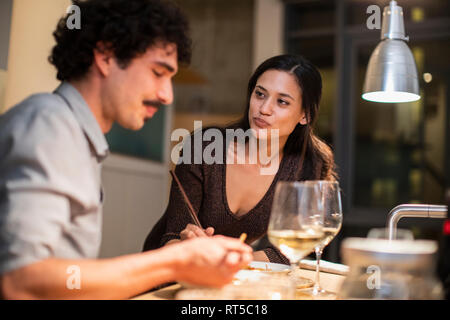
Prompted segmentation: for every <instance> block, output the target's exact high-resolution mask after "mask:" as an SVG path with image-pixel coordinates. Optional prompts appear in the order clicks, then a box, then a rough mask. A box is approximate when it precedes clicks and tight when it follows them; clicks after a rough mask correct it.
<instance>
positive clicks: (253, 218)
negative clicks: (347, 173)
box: [144, 55, 336, 264]
mask: <svg viewBox="0 0 450 320" xmlns="http://www.w3.org/2000/svg"><path fill="white" fill-rule="evenodd" d="M321 93H322V79H321V76H320V73H319V72H318V71H317V69H316V68H315V67H314V66H313V65H312V64H311V63H310V62H309V61H307V60H306V59H304V58H302V57H300V56H294V55H280V56H276V57H273V58H270V59H268V60H266V61H265V62H263V63H262V64H261V65H260V66H259V67H258V68H257V69H256V71H255V72H254V74H253V75H252V77H251V78H250V81H249V84H248V92H247V108H246V111H245V113H244V116H243V118H242V119H241V120H240V121H239V122H238V123H236V124H234V125H232V126H231V127H229V128H228V129H242V130H244V131H246V130H248V129H252V130H251V131H252V132H253V136H254V138H256V140H258V142H261V141H262V140H263V139H267V141H265V142H266V145H267V146H268V149H270V146H272V144H271V142H272V139H275V138H276V137H275V135H272V134H270V132H272V131H270V130H271V129H278V148H277V149H276V150H270V152H269V153H268V154H272V155H273V154H275V156H272V161H273V160H278V165H277V167H276V170H273V172H270V171H269V174H267V173H266V174H261V172H262V170H263V169H264V168H266V169H267V162H264V161H263V159H261V158H260V157H257V158H256V159H257V161H256V163H252V162H251V161H250V159H251V157H252V156H253V155H254V149H253V152H252V148H251V147H250V140H251V138H250V139H249V141H246V142H245V145H244V149H243V150H245V164H242V157H241V162H239V163H241V164H233V163H237V161H236V160H237V158H238V157H237V154H238V150H239V148H236V147H237V146H238V145H239V142H237V143H236V141H232V142H231V143H229V144H226V143H225V144H224V145H225V149H224V162H223V164H217V163H216V164H205V163H202V164H179V165H177V167H176V170H175V173H176V175H177V176H178V178H179V180H180V182H181V184H182V185H183V186H184V189H185V190H186V193H187V195H188V198H189V199H190V201H191V202H192V204H193V207H194V209H195V211H196V212H197V215H198V218H199V220H200V222H201V224H202V226H203V227H205V228H206V229H202V228H200V227H197V226H195V225H193V224H192V223H193V222H192V220H191V218H190V216H189V212H188V211H187V210H188V209H187V206H186V205H185V203H184V200H183V197H182V195H181V193H180V190H178V188H177V187H176V184H172V189H171V194H170V200H169V205H168V207H167V210H166V212H165V213H164V215H163V217H162V218H161V219H160V221H159V222H158V223H157V225H156V226H155V227H154V228H153V230H152V232H151V233H150V234H149V236H148V237H147V239H146V243H145V245H144V250H150V249H154V248H157V247H159V246H162V245H165V244H170V243H173V242H177V241H182V240H185V239H188V238H193V237H200V236H210V235H212V234H222V235H227V236H231V237H239V236H240V235H241V234H242V233H247V235H248V237H247V241H246V242H247V243H249V244H251V243H253V242H255V241H256V240H258V239H260V238H262V237H263V236H265V235H266V232H267V226H268V222H269V217H270V210H271V205H272V200H273V196H274V190H275V185H276V183H277V182H278V181H295V180H297V181H300V180H319V179H320V180H335V179H336V173H335V164H334V160H333V154H332V152H331V149H330V148H329V147H328V146H327V145H326V144H325V143H324V142H322V141H321V140H320V139H319V138H318V137H316V136H315V135H314V133H313V126H314V123H315V121H316V119H317V115H318V110H319V103H320V98H321ZM264 129H266V130H268V134H267V135H264ZM221 130H222V132H225V131H224V129H221ZM266 132H267V131H266ZM191 137H192V136H191ZM207 145H208V144H207V143H206V144H205V145H203V148H205V147H206V146H207ZM256 145H257V148H260V145H263V144H260V143H258V144H256ZM241 146H242V143H241ZM258 151H259V150H258ZM254 259H255V260H259V261H270V262H276V263H285V264H288V263H289V261H288V260H287V258H286V257H284V256H283V255H282V254H281V253H280V252H279V251H278V250H277V249H276V248H275V247H274V246H271V245H268V246H267V247H266V248H264V249H263V250H261V251H256V252H254Z"/></svg>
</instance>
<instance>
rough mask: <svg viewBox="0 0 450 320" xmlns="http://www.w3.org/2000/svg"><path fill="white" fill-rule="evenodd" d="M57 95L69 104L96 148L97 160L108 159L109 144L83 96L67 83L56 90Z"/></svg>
mask: <svg viewBox="0 0 450 320" xmlns="http://www.w3.org/2000/svg"><path fill="white" fill-rule="evenodd" d="M55 93H57V94H59V95H60V96H62V98H63V99H64V100H66V102H67V103H68V105H69V107H70V109H71V110H72V112H73V113H74V115H75V118H76V119H77V121H78V122H79V124H80V126H81V128H82V129H83V131H84V133H85V134H86V136H87V138H88V140H89V141H90V143H91V144H92V146H93V147H94V150H95V152H96V154H97V158H99V160H100V161H101V160H103V159H104V158H106V156H107V155H108V153H109V149H108V142H107V141H106V138H105V135H104V134H103V132H102V130H101V129H100V126H99V124H98V122H97V120H96V119H95V117H94V114H93V113H92V111H91V109H90V108H89V106H88V104H87V103H86V101H85V100H84V98H83V96H82V95H81V94H80V93H79V92H78V90H77V89H75V87H74V86H72V85H71V84H70V83H67V82H63V83H61V85H60V86H59V87H58V88H57V89H56V90H55Z"/></svg>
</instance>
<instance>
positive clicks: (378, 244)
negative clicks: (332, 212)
mask: <svg viewBox="0 0 450 320" xmlns="http://www.w3.org/2000/svg"><path fill="white" fill-rule="evenodd" d="M436 252H437V243H436V242H435V241H430V240H387V239H370V238H348V239H345V240H344V241H343V243H342V247H341V253H342V256H343V260H344V263H345V264H347V265H349V267H350V272H349V274H348V276H347V278H346V279H345V281H344V283H343V284H342V287H341V290H340V292H339V295H338V298H339V299H388V300H403V299H410V300H415V299H420V300H428V299H433V300H434V299H442V298H443V292H442V286H441V283H440V282H439V280H438V279H437V277H436V275H435V254H436Z"/></svg>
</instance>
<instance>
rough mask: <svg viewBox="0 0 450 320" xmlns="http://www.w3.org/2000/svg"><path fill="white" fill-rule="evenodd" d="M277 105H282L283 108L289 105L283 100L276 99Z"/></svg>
mask: <svg viewBox="0 0 450 320" xmlns="http://www.w3.org/2000/svg"><path fill="white" fill-rule="evenodd" d="M278 103H279V104H281V105H283V106H288V105H289V102H287V101H286V100H283V99H278Z"/></svg>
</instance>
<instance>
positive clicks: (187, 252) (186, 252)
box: [170, 236, 252, 287]
mask: <svg viewBox="0 0 450 320" xmlns="http://www.w3.org/2000/svg"><path fill="white" fill-rule="evenodd" d="M170 248H173V249H176V250H178V251H179V253H178V257H179V258H180V260H179V267H178V268H177V271H176V274H177V280H180V281H186V282H189V283H193V284H198V285H206V286H214V287H221V286H223V285H225V284H227V283H229V282H231V280H232V279H233V275H234V274H235V273H236V272H237V271H238V270H239V269H240V268H242V267H243V266H245V265H247V264H248V263H249V262H250V261H251V260H252V248H251V247H250V246H248V245H246V244H244V243H242V242H240V241H239V240H238V239H234V238H228V237H224V236H214V237H198V238H195V239H191V240H188V241H183V242H182V243H180V244H179V245H177V246H173V247H170Z"/></svg>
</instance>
